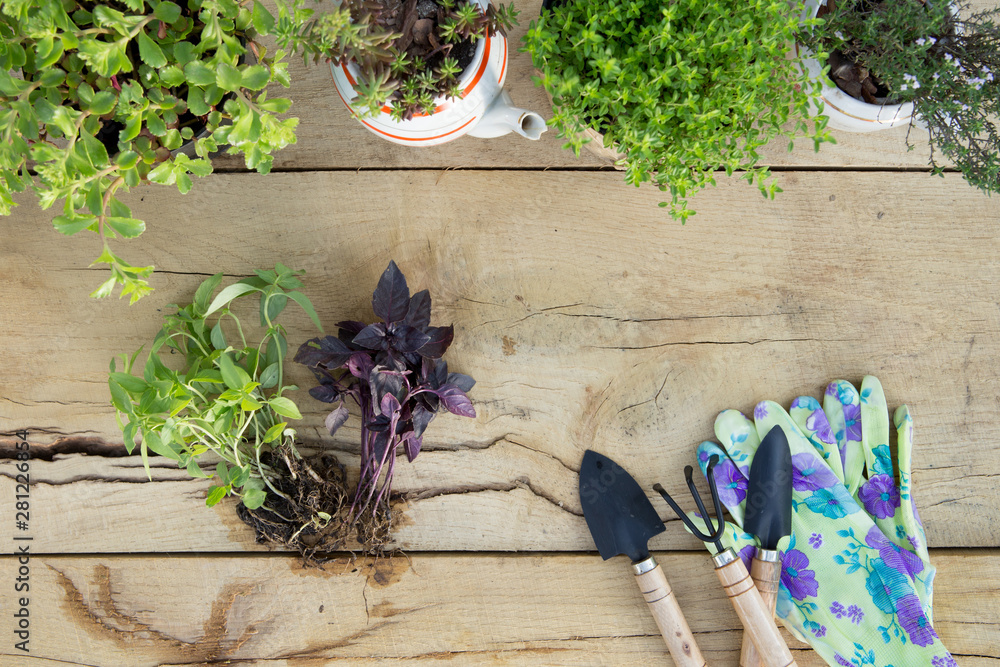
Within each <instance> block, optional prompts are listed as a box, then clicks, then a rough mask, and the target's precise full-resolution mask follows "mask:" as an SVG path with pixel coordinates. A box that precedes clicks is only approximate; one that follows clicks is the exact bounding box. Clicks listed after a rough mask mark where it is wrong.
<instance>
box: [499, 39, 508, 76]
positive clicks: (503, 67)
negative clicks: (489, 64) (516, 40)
mask: <svg viewBox="0 0 1000 667" xmlns="http://www.w3.org/2000/svg"><path fill="white" fill-rule="evenodd" d="M506 70H507V40H506V39H505V40H503V58H501V59H500V78H498V79H497V83H500V84H502V83H503V73H504V72H505V71H506Z"/></svg>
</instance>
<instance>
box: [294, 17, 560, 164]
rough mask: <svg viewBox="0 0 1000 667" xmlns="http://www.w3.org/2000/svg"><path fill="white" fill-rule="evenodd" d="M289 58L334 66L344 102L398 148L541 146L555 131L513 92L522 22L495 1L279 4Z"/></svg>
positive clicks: (334, 73) (361, 120) (336, 83)
mask: <svg viewBox="0 0 1000 667" xmlns="http://www.w3.org/2000/svg"><path fill="white" fill-rule="evenodd" d="M278 6H279V11H278V24H277V30H276V32H277V36H278V43H279V44H280V45H281V46H282V47H283V48H289V49H290V50H292V51H294V52H297V53H301V54H302V56H303V57H304V58H305V59H306V60H308V59H310V58H311V59H312V60H313V61H315V62H318V61H320V60H326V61H329V63H330V67H331V71H332V74H333V80H334V84H335V85H336V87H337V92H338V93H339V95H340V98H341V100H342V101H343V102H344V104H345V105H346V106H347V108H348V109H349V110H350V111H351V113H352V114H353V115H354V116H355V118H357V119H358V121H360V122H361V123H362V124H363V125H364V126H365V127H366V128H367V129H368V130H370V131H371V132H373V133H375V134H377V135H379V136H381V137H382V138H384V139H386V140H388V141H392V142H394V143H398V144H402V145H407V146H433V145H436V144H441V143H445V142H448V141H452V140H454V139H457V138H458V137H460V136H462V135H464V134H469V135H470V136H475V137H482V138H488V137H497V136H501V135H504V134H508V133H509V132H515V133H517V134H520V135H521V136H524V137H527V138H528V139H538V138H539V136H541V134H542V132H544V131H545V121H544V120H542V118H541V117H540V116H539V115H538V114H535V113H532V112H530V111H526V110H524V109H518V108H516V107H513V106H512V105H511V100H510V97H509V95H507V93H506V92H505V91H503V84H504V81H505V79H506V74H507V60H508V45H507V38H506V35H505V31H506V30H508V29H510V28H511V27H512V26H513V25H514V22H515V19H516V14H517V12H516V11H515V10H514V9H513V8H512V6H511V5H506V6H505V5H496V6H493V5H491V4H490V3H489V0H373V1H367V2H366V1H363V0H345V2H343V3H342V4H340V5H338V6H337V7H336V8H334V9H332V10H331V11H330V12H327V13H324V14H318V15H317V14H316V12H315V10H314V9H312V8H309V7H307V6H306V0H292V2H291V3H289V4H286V3H283V2H279V5H278Z"/></svg>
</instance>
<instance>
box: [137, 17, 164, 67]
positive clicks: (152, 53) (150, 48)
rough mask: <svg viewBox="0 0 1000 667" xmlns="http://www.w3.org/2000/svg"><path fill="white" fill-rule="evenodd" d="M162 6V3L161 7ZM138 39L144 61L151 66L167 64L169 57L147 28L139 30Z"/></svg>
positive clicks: (140, 55)
mask: <svg viewBox="0 0 1000 667" xmlns="http://www.w3.org/2000/svg"><path fill="white" fill-rule="evenodd" d="M162 6H163V5H162V4H161V5H160V7H162ZM136 41H138V42H139V57H140V58H142V62H144V63H146V64H147V65H149V66H150V67H163V66H164V65H166V64H167V57H166V56H165V55H163V50H162V49H160V47H159V45H158V44H157V43H156V42H154V41H153V40H152V39H150V38H149V35H147V34H146V31H145V30H140V31H139V34H138V35H137V36H136Z"/></svg>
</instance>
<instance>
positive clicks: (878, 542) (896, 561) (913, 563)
mask: <svg viewBox="0 0 1000 667" xmlns="http://www.w3.org/2000/svg"><path fill="white" fill-rule="evenodd" d="M865 543H866V544H867V545H868V546H870V547H871V548H872V549H878V555H879V558H881V559H882V561H883V562H884V563H885V564H886V565H887V566H889V567H891V568H892V569H893V570H895V571H896V572H899V573H900V574H904V575H907V576H909V577H916V576H917V575H918V574H920V573H921V572H923V571H924V562H923V561H922V560H920V557H919V556H917V555H916V554H914V553H911V552H909V551H907V550H906V549H903V548H900V547H899V546H897V545H895V544H893V543H892V542H890V541H889V539H888V538H887V537H886V536H885V535H883V534H882V531H881V530H879V529H878V526H872V527H871V528H869V529H868V534H867V535H866V536H865Z"/></svg>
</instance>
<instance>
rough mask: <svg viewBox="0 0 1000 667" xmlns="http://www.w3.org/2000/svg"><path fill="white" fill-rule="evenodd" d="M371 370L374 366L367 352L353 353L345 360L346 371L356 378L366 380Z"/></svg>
mask: <svg viewBox="0 0 1000 667" xmlns="http://www.w3.org/2000/svg"><path fill="white" fill-rule="evenodd" d="M373 368H375V364H374V363H373V362H372V359H371V356H370V355H369V353H368V352H355V353H354V354H352V355H351V358H350V359H348V360H347V370H349V371H350V372H351V375H353V376H354V377H356V378H365V379H368V376H369V375H370V374H371V372H372V369H373Z"/></svg>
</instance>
